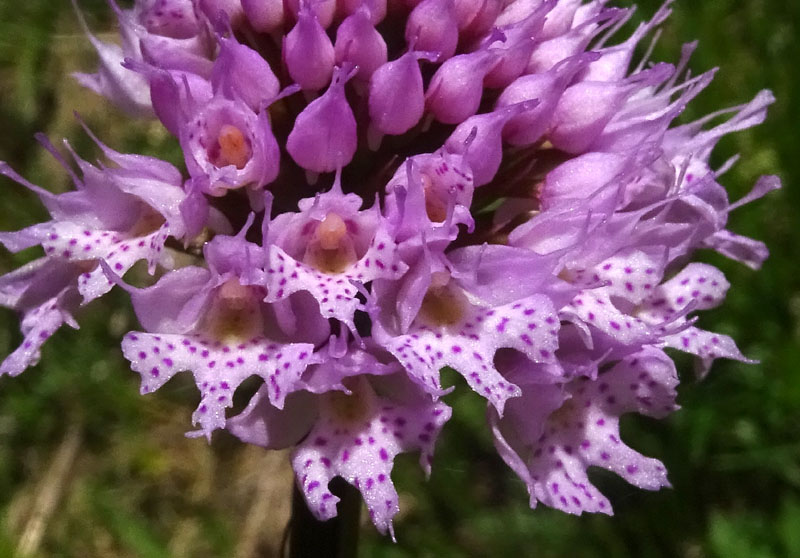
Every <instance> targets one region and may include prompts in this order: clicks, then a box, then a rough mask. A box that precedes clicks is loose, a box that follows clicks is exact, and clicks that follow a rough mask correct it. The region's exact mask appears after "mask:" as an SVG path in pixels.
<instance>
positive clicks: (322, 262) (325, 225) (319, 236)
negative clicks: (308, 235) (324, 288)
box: [303, 212, 359, 273]
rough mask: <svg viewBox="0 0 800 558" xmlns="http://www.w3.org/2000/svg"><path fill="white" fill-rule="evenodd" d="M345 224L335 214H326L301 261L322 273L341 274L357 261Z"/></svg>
mask: <svg viewBox="0 0 800 558" xmlns="http://www.w3.org/2000/svg"><path fill="white" fill-rule="evenodd" d="M358 257H359V256H358V255H357V254H356V250H355V245H354V242H353V239H352V238H351V237H350V235H349V233H348V232H347V224H346V223H345V222H344V220H343V219H342V218H341V217H340V216H339V215H337V214H336V213H333V212H331V213H328V214H327V215H326V216H325V218H324V219H323V220H322V221H321V222H320V223H319V224H318V225H317V228H316V230H315V231H314V238H313V240H312V241H311V242H309V244H308V246H307V247H306V252H305V255H304V256H303V261H305V262H306V263H308V264H310V265H312V266H314V267H316V268H317V269H319V270H320V271H322V272H324V273H341V272H342V271H344V270H345V269H347V268H348V267H350V266H351V265H352V264H353V263H355V261H356V260H357V259H358Z"/></svg>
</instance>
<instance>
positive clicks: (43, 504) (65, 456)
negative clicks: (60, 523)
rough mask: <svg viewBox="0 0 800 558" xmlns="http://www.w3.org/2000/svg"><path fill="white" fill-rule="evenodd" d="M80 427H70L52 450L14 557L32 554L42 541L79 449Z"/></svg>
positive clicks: (74, 425)
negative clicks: (51, 456) (52, 452)
mask: <svg viewBox="0 0 800 558" xmlns="http://www.w3.org/2000/svg"><path fill="white" fill-rule="evenodd" d="M81 439H82V434H81V428H80V426H79V425H77V424H73V425H72V426H70V428H69V430H68V431H67V433H66V435H65V436H64V439H63V440H62V441H61V444H60V445H59V446H58V449H57V450H56V453H55V456H54V457H53V460H52V461H51V463H50V466H49V467H48V468H47V470H46V471H45V474H44V476H43V477H42V480H41V481H40V483H39V486H38V487H37V490H36V497H35V498H34V501H33V506H32V508H31V513H30V516H29V518H28V521H27V523H26V524H25V527H24V528H23V530H22V535H21V536H20V538H19V543H18V544H17V555H18V556H20V557H21V558H22V557H25V556H32V555H34V554H35V553H36V552H37V551H38V549H39V545H40V544H41V542H42V539H43V537H44V534H45V532H46V531H47V524H48V522H49V521H50V518H51V517H52V516H53V512H54V511H55V509H56V506H57V505H58V502H59V500H60V499H61V496H62V494H63V493H64V492H65V489H66V487H67V479H68V477H69V474H70V472H71V470H72V465H73V463H74V462H75V458H76V457H77V455H78V450H79V449H80V446H81Z"/></svg>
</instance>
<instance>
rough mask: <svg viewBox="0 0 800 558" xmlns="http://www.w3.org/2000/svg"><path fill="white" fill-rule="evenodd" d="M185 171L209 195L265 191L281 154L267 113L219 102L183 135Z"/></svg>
mask: <svg viewBox="0 0 800 558" xmlns="http://www.w3.org/2000/svg"><path fill="white" fill-rule="evenodd" d="M181 145H182V146H183V148H184V155H185V157H186V166H187V168H188V169H189V173H190V174H191V175H192V176H193V178H195V179H197V180H199V181H200V182H201V183H202V184H203V188H204V190H205V191H206V193H208V194H211V195H214V196H220V195H224V193H225V192H226V191H227V190H229V189H233V188H240V187H242V186H250V187H253V188H258V187H261V186H263V185H265V184H267V183H269V182H271V181H272V180H274V179H275V177H276V176H277V174H278V166H279V164H280V150H279V148H278V143H277V141H276V140H275V136H274V135H273V134H272V129H271V126H270V122H269V115H268V114H267V113H266V111H264V112H262V113H261V114H259V115H256V114H255V113H254V112H253V111H252V110H251V109H250V108H249V107H248V106H247V105H245V104H244V103H243V102H242V101H231V100H227V99H222V98H216V99H214V100H213V101H212V102H211V103H209V104H208V105H207V106H206V107H205V108H204V109H203V110H202V111H201V112H200V113H199V114H198V115H197V116H196V117H195V118H194V119H193V120H191V121H190V122H188V123H187V124H186V125H184V127H183V128H182V129H181Z"/></svg>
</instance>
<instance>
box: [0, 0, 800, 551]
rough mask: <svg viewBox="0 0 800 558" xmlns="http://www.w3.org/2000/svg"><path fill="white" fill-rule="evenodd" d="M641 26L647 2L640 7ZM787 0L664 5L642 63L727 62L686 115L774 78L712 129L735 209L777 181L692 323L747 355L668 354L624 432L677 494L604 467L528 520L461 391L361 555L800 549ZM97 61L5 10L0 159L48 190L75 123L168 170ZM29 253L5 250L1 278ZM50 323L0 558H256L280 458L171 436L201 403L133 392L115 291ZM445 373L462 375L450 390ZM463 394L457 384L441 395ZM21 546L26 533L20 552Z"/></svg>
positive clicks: (169, 391) (282, 504)
mask: <svg viewBox="0 0 800 558" xmlns="http://www.w3.org/2000/svg"><path fill="white" fill-rule="evenodd" d="M639 4H640V7H641V14H640V17H642V16H649V15H650V14H652V13H653V12H654V11H655V9H656V8H657V4H658V2H656V1H654V0H646V1H642V2H639ZM81 5H82V7H83V8H84V9H85V10H86V12H87V18H88V19H89V22H90V25H91V26H92V28H93V29H98V30H101V31H102V30H106V31H111V30H112V29H113V21H112V20H111V17H110V11H109V9H108V7H107V5H106V4H105V2H103V1H102V0H91V1H89V0H82V2H81ZM798 24H800V3H796V2H788V1H786V0H746V1H743V0H739V1H735V0H707V1H704V2H690V1H689V0H684V1H682V2H681V1H679V2H678V3H677V6H676V10H675V14H674V15H673V16H672V18H671V19H670V20H669V22H668V23H667V25H666V26H665V27H664V34H663V36H662V39H661V41H660V42H659V45H658V47H657V48H656V52H655V59H657V60H667V61H674V60H676V58H677V56H678V53H679V48H680V45H681V44H682V43H683V42H687V41H690V40H693V39H699V40H700V47H699V49H698V51H697V53H696V54H695V56H694V57H693V58H692V63H691V67H692V68H693V70H694V71H695V73H697V72H700V71H703V70H705V69H707V68H710V67H713V66H717V65H718V66H721V71H720V72H719V74H718V76H717V79H716V80H715V81H714V83H713V84H712V85H711V86H710V87H709V88H708V89H707V90H706V91H705V92H704V93H703V94H702V95H701V96H700V97H699V98H698V99H697V100H696V101H694V102H693V103H692V105H691V107H690V108H689V110H687V113H686V114H685V115H684V117H683V118H684V121H685V120H686V119H693V118H696V117H698V116H701V115H703V114H705V113H708V112H711V111H712V110H715V109H717V108H720V107H723V106H728V105H732V104H738V103H742V102H745V101H747V100H749V99H750V98H751V97H752V96H753V95H754V94H755V93H756V92H757V91H758V90H760V89H762V88H770V89H772V90H773V91H774V92H775V95H776V96H777V98H778V102H777V103H776V104H775V106H774V107H773V108H772V110H771V111H770V116H769V118H768V121H767V122H766V123H765V124H764V125H762V126H760V127H759V128H757V129H754V130H751V131H747V132H744V133H739V134H737V135H735V136H731V137H728V138H725V139H724V140H723V141H722V142H721V144H720V146H719V148H718V150H717V153H716V157H717V160H718V161H723V160H724V159H725V158H727V157H728V156H730V155H731V154H733V153H736V152H741V153H742V154H743V158H742V160H741V162H740V163H739V164H737V165H736V166H735V167H734V169H733V170H732V171H730V172H729V173H728V174H727V175H726V176H725V177H724V179H723V183H724V184H725V185H726V186H727V187H728V188H729V191H730V193H731V197H732V198H733V199H735V198H738V197H739V196H741V195H742V194H744V193H745V192H746V191H747V190H748V188H749V187H750V186H751V185H752V183H753V182H754V181H755V180H756V178H757V177H758V176H759V175H761V174H763V173H777V174H779V175H780V176H781V178H782V179H783V181H784V189H783V190H781V191H779V192H775V193H772V194H770V195H769V196H768V197H767V198H766V199H764V200H762V201H760V202H758V203H756V204H753V205H752V206H748V207H745V208H743V209H740V210H738V211H737V212H736V213H735V214H734V215H733V216H732V218H731V228H732V229H733V230H735V231H736V232H739V233H742V234H746V235H749V236H753V237H756V238H759V239H762V240H764V241H766V242H767V243H768V245H769V246H770V249H771V251H772V257H771V258H770V260H769V261H768V262H767V264H766V265H765V266H764V268H763V269H762V270H761V271H759V272H753V271H751V270H749V269H747V268H745V267H743V266H741V265H738V264H735V263H733V262H728V261H725V260H723V259H721V258H716V257H712V256H709V255H703V256H702V257H703V258H706V259H707V261H711V262H713V263H715V264H717V265H719V266H720V267H721V268H722V269H723V271H724V272H725V273H726V275H727V276H728V278H729V279H730V281H731V283H732V284H733V288H732V289H731V291H730V294H729V296H728V300H727V301H726V304H725V305H724V307H723V308H721V309H717V310H715V311H713V312H709V313H706V315H704V316H703V318H702V321H701V325H703V326H704V327H707V328H709V329H714V330H717V331H721V332H724V333H727V334H730V335H733V336H734V337H735V338H736V339H737V340H738V341H739V343H740V347H741V348H742V350H743V351H744V352H745V353H746V354H747V355H749V356H751V357H753V358H757V359H759V360H760V361H761V364H759V365H752V366H751V365H743V364H739V363H731V362H719V363H717V364H716V365H715V367H714V368H713V370H712V372H711V374H710V375H709V376H708V378H706V379H705V380H704V381H703V382H701V383H697V382H696V381H695V380H694V379H693V377H692V375H691V373H690V372H689V370H690V366H689V364H690V363H689V362H688V361H687V360H686V359H679V363H680V365H681V368H682V370H683V371H685V372H683V373H682V377H683V380H684V383H683V385H682V387H681V389H680V396H679V402H680V403H681V405H682V406H683V409H682V410H681V411H679V412H678V413H676V414H675V415H674V416H673V417H671V418H670V419H668V420H665V421H661V422H655V421H650V420H647V419H641V418H638V417H629V418H627V419H625V420H624V421H623V434H624V435H625V437H626V438H627V439H628V441H629V443H630V444H631V445H632V446H633V447H635V448H637V449H639V450H641V451H642V452H643V453H646V454H648V455H653V456H656V457H658V458H660V459H662V460H663V461H664V462H665V463H666V464H667V467H668V470H669V472H670V480H671V481H672V483H673V485H674V488H673V489H672V490H664V491H661V492H659V493H649V492H643V491H638V490H636V489H633V488H632V487H630V486H628V485H627V484H625V483H624V482H623V481H621V480H620V479H618V478H615V477H613V476H611V475H606V474H603V473H602V472H598V473H597V474H596V475H594V478H595V480H596V482H597V483H598V484H599V486H601V488H602V489H603V490H604V491H605V492H606V493H607V494H609V495H610V497H611V500H612V502H613V504H614V506H615V509H616V515H615V516H614V517H611V518H609V517H605V516H584V517H580V518H578V517H573V516H567V515H563V514H560V513H558V512H554V511H552V510H549V509H546V508H539V509H537V510H530V509H528V506H527V498H526V495H525V490H524V487H523V486H522V484H521V483H520V481H519V480H517V479H516V478H515V477H513V475H512V474H511V473H510V471H509V470H507V468H506V467H505V466H504V465H503V464H502V463H501V461H500V460H499V458H498V457H497V456H496V454H495V452H494V450H493V449H492V447H491V444H490V441H489V437H488V433H487V431H486V428H485V425H484V420H483V405H482V404H481V402H480V401H479V400H478V398H477V397H476V396H473V394H471V393H467V392H466V391H465V390H460V393H459V394H458V395H455V396H454V397H452V398H451V399H450V401H449V402H450V403H452V404H453V405H454V406H455V408H456V409H455V416H454V419H453V420H452V421H451V422H450V423H449V425H448V426H447V428H446V429H445V432H444V435H443V437H442V439H441V443H440V444H439V448H438V451H437V456H436V462H435V465H434V473H433V476H432V478H431V480H430V481H429V482H425V481H424V479H423V478H422V475H421V473H420V472H419V471H418V470H417V469H416V467H415V465H414V461H415V460H414V459H413V458H410V457H409V458H406V457H403V458H401V459H400V460H399V464H398V467H397V469H396V473H395V477H396V484H397V485H398V487H399V489H400V492H401V507H402V508H403V512H402V513H401V515H400V516H399V517H398V520H397V522H396V531H397V535H398V543H397V544H393V543H391V541H389V540H388V539H385V538H381V537H380V536H378V535H377V534H376V533H375V532H374V530H373V529H372V528H371V527H366V528H364V529H363V536H362V545H361V555H362V556H376V557H379V556H380V557H382V556H386V557H392V558H394V557H397V558H400V557H412V556H425V557H427V556H430V557H434V556H435V557H440V556H444V557H450V556H453V557H483V556H489V557H492V556H519V557H527V556H531V557H560V556H565V557H595V556H597V557H605V556H613V557H614V558H626V557H631V558H634V557H637V558H638V557H642V558H645V557H647V558H650V557H653V558H655V557H676V556H678V557H686V558H702V557H720V558H738V557H742V558H762V557H763V558H767V557H800V435H798V431H799V430H800V377H798V365H800V344H798V340H799V338H800V322H799V321H798V320H799V319H800V279H799V278H798V271H800V266H798V262H797V258H798V256H799V255H800V252H799V251H798V243H799V242H800V228H799V227H798V226H797V222H798V209H799V208H800V156H799V155H798V151H800V134H798V131H797V130H798V124H800V91H799V90H798V88H799V86H800V73H799V72H798V70H797V66H798V60H800V46H799V45H800V42H798V40H797V38H796V36H797V33H798V32H800V28H798ZM93 64H94V58H93V54H92V52H91V50H90V49H89V48H88V43H87V41H86V40H85V39H84V38H83V36H82V35H81V34H80V32H79V30H78V27H77V25H76V20H75V17H74V14H73V13H72V11H71V8H70V6H69V3H68V2H66V1H56V0H27V1H25V2H12V1H10V0H0V123H1V124H2V127H1V128H0V159H1V160H6V161H8V162H10V163H11V164H12V165H13V166H14V167H15V168H17V169H18V170H20V171H21V172H22V173H23V174H24V175H26V176H27V177H29V178H30V179H32V180H33V181H34V182H37V183H39V184H42V185H44V186H45V187H47V188H50V189H52V190H56V191H57V190H61V189H64V188H66V187H67V181H66V179H65V176H64V173H63V172H61V171H60V169H59V168H58V167H57V165H55V164H53V162H52V160H50V158H49V156H47V155H46V154H44V152H43V150H42V149H40V148H38V146H37V145H36V144H35V142H34V140H33V138H32V135H33V134H34V133H35V132H37V131H45V132H47V133H48V134H49V135H50V136H51V137H52V138H54V139H59V138H60V137H67V138H69V139H70V141H71V143H72V145H73V146H75V147H76V149H77V150H78V151H79V152H80V153H81V154H83V155H84V156H86V157H87V158H89V159H93V158H95V157H96V156H97V155H98V152H97V149H96V148H95V147H93V146H92V145H91V143H90V142H89V141H88V140H87V138H86V136H85V135H84V134H83V133H82V132H80V131H79V130H78V127H77V126H76V124H75V122H74V120H73V118H72V111H73V110H74V109H77V110H79V111H80V112H81V113H82V114H83V115H84V117H85V118H86V120H87V121H88V122H89V124H90V125H91V126H92V127H93V128H94V129H95V130H96V131H97V132H98V134H99V135H100V136H101V137H103V138H104V139H106V140H107V141H108V143H110V144H111V145H112V146H114V147H118V148H121V149H126V150H132V151H139V152H144V153H149V154H155V155H158V156H160V157H163V158H165V159H168V160H172V161H174V162H176V163H178V162H179V161H180V153H179V151H178V149H177V146H176V144H175V141H174V140H173V139H171V138H169V137H168V136H166V135H165V134H164V133H163V131H161V129H160V128H159V127H158V126H157V125H154V124H151V123H148V122H132V121H129V120H127V119H125V118H124V117H121V116H120V115H119V114H117V113H116V112H115V111H114V110H113V109H112V108H110V107H109V106H108V105H107V104H106V103H105V102H104V101H103V100H101V99H99V98H97V97H95V96H94V95H93V94H91V93H89V92H86V91H83V90H81V89H80V88H79V87H77V86H76V85H75V84H74V82H73V81H72V80H70V78H69V77H68V75H67V74H68V73H69V72H71V71H75V70H79V69H80V70H91V69H92V68H93ZM44 216H45V214H44V212H43V210H42V209H41V207H39V206H38V204H37V203H36V201H35V199H34V197H33V196H31V195H30V194H29V193H28V192H26V191H24V190H23V189H22V188H21V187H18V186H17V185H15V184H13V183H11V182H10V181H8V180H5V179H3V180H1V181H0V228H1V229H4V230H7V229H15V228H20V227H22V226H25V225H28V224H31V223H33V222H35V221H37V220H40V219H42V218H43V217H44ZM31 257H32V256H31V255H30V254H22V255H21V256H12V255H10V254H8V253H7V252H5V251H3V252H2V253H0V272H5V271H7V270H9V269H12V268H13V267H15V266H16V265H19V264H20V263H21V262H23V261H25V260H26V259H30V258H31ZM81 323H82V330H81V331H80V332H73V331H64V332H62V333H59V334H58V335H57V336H55V338H54V339H52V340H51V341H50V342H49V343H48V344H47V347H46V349H45V350H44V356H43V359H42V362H41V364H40V365H39V366H37V367H36V368H34V369H31V370H28V371H27V372H25V374H23V375H22V376H20V377H19V378H16V379H12V378H1V379H0V556H13V555H14V554H15V549H16V548H19V547H20V544H22V547H24V548H28V549H31V551H32V553H31V554H30V555H32V556H45V557H50V556H53V557H62V556H63V557H79V556H80V557H84V556H109V557H142V558H151V557H182V556H186V557H197V556H199V557H204V556H209V557H214V556H220V557H222V556H237V557H242V558H245V557H249V556H271V555H273V554H274V552H275V551H276V548H277V546H278V543H279V540H280V535H281V531H282V529H283V524H284V522H285V520H286V514H287V513H288V511H287V510H288V508H287V506H288V496H289V493H288V488H289V483H290V482H291V481H290V474H289V472H288V470H287V468H286V464H285V456H283V455H280V454H278V455H265V454H263V453H262V452H261V451H260V450H258V449H257V448H248V447H244V446H242V445H240V444H237V443H236V442H235V441H234V440H233V439H231V438H230V437H227V436H226V435H225V434H220V435H218V436H217V437H215V440H214V442H213V443H212V444H211V445H210V446H209V445H207V444H206V443H205V442H204V441H203V440H190V439H186V438H184V437H183V436H182V434H183V432H184V431H185V430H187V429H188V427H189V416H190V413H191V409H192V408H193V407H194V405H195V404H196V400H197V394H196V390H195V388H194V386H193V385H192V382H191V380H190V378H176V379H175V380H173V381H172V382H170V384H169V385H167V386H166V387H165V388H164V389H162V390H161V391H160V392H159V393H157V394H155V395H150V396H147V397H141V396H139V395H138V381H137V376H136V375H135V374H134V373H132V372H131V371H130V370H129V369H128V368H127V367H126V366H125V363H124V362H123V360H122V358H121V355H120V353H119V350H118V339H119V337H120V335H121V334H122V333H124V332H125V331H127V330H128V329H129V328H132V327H135V321H134V320H133V318H132V317H131V315H130V313H129V311H128V305H127V303H126V302H125V300H124V298H123V297H121V296H119V294H118V293H114V294H112V295H110V296H108V297H106V298H105V299H103V300H101V301H98V302H96V303H94V304H93V305H92V306H91V307H90V309H89V310H88V311H87V312H86V313H85V315H84V316H82V321H81ZM18 342H19V334H18V332H17V321H16V317H15V316H14V315H13V313H11V312H8V311H3V312H2V313H0V354H3V355H5V354H7V353H8V352H10V351H11V350H12V349H13V347H15V346H16V344H17V343H18ZM452 381H456V380H455V379H452ZM457 391H459V390H457ZM21 539H24V540H25V541H27V542H23V543H20V540H21Z"/></svg>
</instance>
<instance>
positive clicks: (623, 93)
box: [549, 64, 673, 153]
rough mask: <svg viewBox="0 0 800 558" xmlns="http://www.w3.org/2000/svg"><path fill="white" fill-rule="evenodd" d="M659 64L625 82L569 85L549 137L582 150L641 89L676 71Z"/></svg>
mask: <svg viewBox="0 0 800 558" xmlns="http://www.w3.org/2000/svg"><path fill="white" fill-rule="evenodd" d="M672 71H673V70H672V66H671V65H669V64H663V65H658V66H655V67H653V68H651V69H650V70H646V71H644V72H640V73H639V74H635V75H634V76H632V77H631V78H629V79H627V80H625V81H622V82H602V81H583V82H580V83H576V84H575V85H571V86H570V87H568V88H567V89H566V90H565V91H564V94H563V95H562V96H561V99H559V101H558V104H557V105H556V107H555V110H554V111H553V120H552V130H551V131H550V134H549V139H550V141H551V142H552V143H553V145H554V146H556V147H557V148H559V149H561V150H563V151H566V152H567V153H582V152H584V151H585V150H586V149H588V148H589V147H590V146H591V145H592V142H594V141H595V139H596V138H597V137H598V136H599V135H600V133H601V132H602V131H603V129H604V128H605V127H606V124H608V122H609V121H610V120H611V119H612V118H613V117H614V115H616V114H617V112H619V110H620V108H621V107H622V106H623V104H624V103H625V100H626V99H627V98H628V96H630V95H631V94H632V93H633V92H634V91H635V90H637V89H638V88H640V87H642V86H644V85H648V84H651V83H657V82H659V81H661V80H663V79H665V78H666V77H667V76H668V75H669V74H671V73H672Z"/></svg>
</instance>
